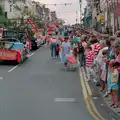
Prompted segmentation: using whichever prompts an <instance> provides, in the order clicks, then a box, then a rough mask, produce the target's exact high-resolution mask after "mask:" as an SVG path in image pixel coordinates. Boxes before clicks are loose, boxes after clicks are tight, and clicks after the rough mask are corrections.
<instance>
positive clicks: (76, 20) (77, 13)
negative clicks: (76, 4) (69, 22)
mask: <svg viewBox="0 0 120 120" xmlns="http://www.w3.org/2000/svg"><path fill="white" fill-rule="evenodd" d="M77 23H78V12H76V24H77Z"/></svg>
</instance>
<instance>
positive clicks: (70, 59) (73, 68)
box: [66, 55, 79, 71]
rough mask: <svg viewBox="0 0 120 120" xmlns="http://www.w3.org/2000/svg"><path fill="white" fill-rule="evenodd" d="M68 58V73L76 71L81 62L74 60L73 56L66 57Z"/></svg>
mask: <svg viewBox="0 0 120 120" xmlns="http://www.w3.org/2000/svg"><path fill="white" fill-rule="evenodd" d="M66 58H67V66H66V69H67V71H76V70H77V68H78V67H79V62H78V61H77V60H76V59H74V58H73V56H70V55H66Z"/></svg>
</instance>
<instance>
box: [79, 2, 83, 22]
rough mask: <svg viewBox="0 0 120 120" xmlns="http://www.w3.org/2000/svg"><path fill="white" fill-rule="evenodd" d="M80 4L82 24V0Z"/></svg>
mask: <svg viewBox="0 0 120 120" xmlns="http://www.w3.org/2000/svg"><path fill="white" fill-rule="evenodd" d="M79 4H80V24H81V19H82V0H79Z"/></svg>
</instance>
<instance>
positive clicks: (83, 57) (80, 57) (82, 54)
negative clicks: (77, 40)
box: [79, 52, 85, 66]
mask: <svg viewBox="0 0 120 120" xmlns="http://www.w3.org/2000/svg"><path fill="white" fill-rule="evenodd" d="M79 61H80V65H81V66H85V55H84V52H81V53H79Z"/></svg>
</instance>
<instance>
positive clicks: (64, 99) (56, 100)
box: [54, 98, 76, 102]
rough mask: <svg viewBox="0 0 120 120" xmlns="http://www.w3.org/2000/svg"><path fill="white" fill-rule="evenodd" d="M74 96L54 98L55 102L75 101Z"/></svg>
mask: <svg viewBox="0 0 120 120" xmlns="http://www.w3.org/2000/svg"><path fill="white" fill-rule="evenodd" d="M75 100H76V99H75V98H55V99H54V101H55V102H75Z"/></svg>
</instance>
